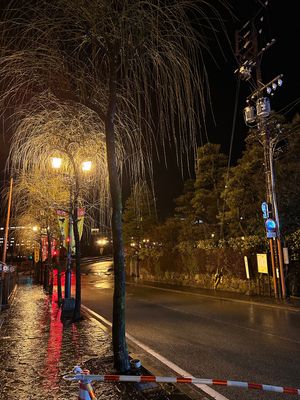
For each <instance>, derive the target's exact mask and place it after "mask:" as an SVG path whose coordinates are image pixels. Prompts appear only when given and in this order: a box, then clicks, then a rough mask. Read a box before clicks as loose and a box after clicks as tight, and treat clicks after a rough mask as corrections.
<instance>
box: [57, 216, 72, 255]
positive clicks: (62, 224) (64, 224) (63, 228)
mask: <svg viewBox="0 0 300 400" xmlns="http://www.w3.org/2000/svg"><path fill="white" fill-rule="evenodd" d="M57 217H58V225H59V230H60V234H61V239H62V244H63V246H64V247H65V248H67V238H68V236H69V213H68V212H66V211H63V210H57Z"/></svg>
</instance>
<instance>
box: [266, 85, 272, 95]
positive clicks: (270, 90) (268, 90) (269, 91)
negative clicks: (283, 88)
mask: <svg viewBox="0 0 300 400" xmlns="http://www.w3.org/2000/svg"><path fill="white" fill-rule="evenodd" d="M271 92H272V88H270V87H269V86H268V87H267V93H268V94H270V93H271Z"/></svg>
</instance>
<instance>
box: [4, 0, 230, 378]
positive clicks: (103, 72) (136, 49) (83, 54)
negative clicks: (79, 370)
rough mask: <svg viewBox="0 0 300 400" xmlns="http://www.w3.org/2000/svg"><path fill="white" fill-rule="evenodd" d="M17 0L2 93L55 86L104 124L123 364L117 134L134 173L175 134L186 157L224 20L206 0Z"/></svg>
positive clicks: (9, 95)
mask: <svg viewBox="0 0 300 400" xmlns="http://www.w3.org/2000/svg"><path fill="white" fill-rule="evenodd" d="M20 3H22V2H18V1H17V2H14V1H13V2H12V3H11V4H10V5H9V6H8V8H7V14H6V15H5V18H4V22H3V24H2V26H1V30H2V49H3V51H2V57H1V59H0V76H1V78H0V79H2V84H3V85H4V87H6V92H5V93H4V94H3V96H2V101H3V102H4V103H6V105H12V104H14V103H17V104H19V103H20V101H27V100H28V98H30V97H31V96H32V95H33V94H34V93H35V92H36V91H43V90H45V88H49V87H50V88H51V90H52V92H53V93H55V95H56V96H57V97H58V98H64V99H70V100H72V101H76V102H78V103H80V104H84V105H85V106H86V107H88V108H89V109H90V110H93V111H94V112H95V113H96V114H97V116H98V117H99V119H101V121H102V123H103V124H104V132H105V141H106V151H107V163H108V173H109V183H110V193H111V200H112V233H113V243H114V268H115V275H114V276H115V285H114V305H113V332H112V333H113V350H114V361H115V367H116V368H117V370H119V371H122V372H124V371H127V370H128V369H129V360H128V353H127V348H126V342H125V266H124V252H123V239H122V195H121V175H120V168H119V166H118V164H117V162H116V159H117V158H116V143H119V144H120V145H121V147H122V148H123V149H124V151H125V153H126V154H127V158H126V159H125V160H124V165H123V166H124V167H126V168H127V170H128V175H129V176H130V177H131V178H132V179H134V178H136V177H141V176H142V175H144V176H147V177H148V178H150V180H151V179H152V178H153V176H152V154H153V151H158V153H159V154H160V156H161V154H163V155H164V154H165V151H166V145H169V144H170V143H174V144H175V147H176V155H177V161H178V164H180V165H181V166H183V164H184V155H187V157H188V155H189V152H190V151H193V152H195V149H196V133H197V131H200V130H202V129H204V130H205V114H206V105H207V104H210V98H209V91H208V90H207V87H208V74H207V71H206V68H205V64H204V59H205V57H206V56H207V55H209V43H210V42H214V43H216V36H217V30H218V29H220V30H223V24H222V20H221V19H220V17H219V13H218V11H217V9H216V8H214V6H212V5H210V4H209V3H208V2H206V1H204V0H198V1H192V0H180V1H178V0H171V1H169V0H168V1H167V0H165V1H164V0H163V1H161V0H152V1H143V2H141V1H140V0H132V1H123V2H120V1H110V0H90V1H89V2H86V1H83V0H74V1H69V0H55V1H53V2H48V1H46V0H44V1H43V0H41V1H39V2H33V4H34V5H32V3H27V2H26V3H23V4H21V6H20V5H19V4H20ZM224 3H225V2H223V1H222V0H220V1H219V2H218V1H217V2H216V4H218V5H219V4H222V7H223V6H224ZM225 7H227V6H226V5H225ZM16 99H17V100H16ZM132 150H133V151H132ZM140 161H142V162H140Z"/></svg>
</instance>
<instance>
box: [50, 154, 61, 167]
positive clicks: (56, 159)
mask: <svg viewBox="0 0 300 400" xmlns="http://www.w3.org/2000/svg"><path fill="white" fill-rule="evenodd" d="M51 163H52V168H55V169H58V168H60V167H61V164H62V159H61V158H59V157H52V158H51Z"/></svg>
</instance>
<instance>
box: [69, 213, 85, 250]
mask: <svg viewBox="0 0 300 400" xmlns="http://www.w3.org/2000/svg"><path fill="white" fill-rule="evenodd" d="M71 223H72V222H71ZM83 223H84V208H78V211H77V226H78V233H79V240H81V237H82V232H83ZM71 246H72V247H71V248H72V254H73V255H74V254H75V253H76V251H75V250H76V249H75V238H74V225H73V229H72V235H71Z"/></svg>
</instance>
